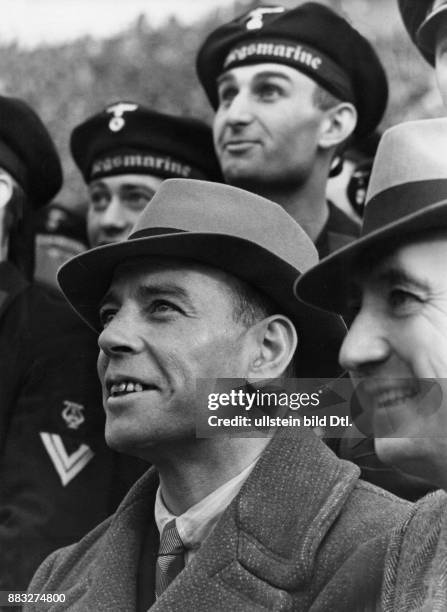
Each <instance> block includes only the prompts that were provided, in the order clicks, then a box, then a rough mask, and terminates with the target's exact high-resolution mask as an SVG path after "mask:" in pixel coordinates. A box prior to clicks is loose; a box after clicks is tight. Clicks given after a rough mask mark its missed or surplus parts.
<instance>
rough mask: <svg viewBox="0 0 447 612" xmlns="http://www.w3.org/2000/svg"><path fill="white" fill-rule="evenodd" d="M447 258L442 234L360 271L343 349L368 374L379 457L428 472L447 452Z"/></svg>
mask: <svg viewBox="0 0 447 612" xmlns="http://www.w3.org/2000/svg"><path fill="white" fill-rule="evenodd" d="M446 261H447V238H446V237H445V235H439V234H437V235H434V236H432V238H430V239H427V238H425V239H424V238H421V239H420V240H415V241H414V242H411V243H409V244H407V245H405V246H402V247H400V248H398V249H397V250H395V251H394V252H393V253H392V254H391V255H390V256H388V257H386V258H385V259H384V260H382V261H381V262H380V263H379V264H378V265H377V266H375V267H374V268H373V269H372V270H369V271H368V270H364V271H363V273H360V278H359V283H358V287H357V292H358V296H357V297H358V304H357V306H358V310H357V315H356V317H355V319H354V321H353V323H352V326H351V328H350V330H349V332H348V334H347V336H346V338H345V341H344V343H343V345H342V348H341V351H340V363H341V365H342V366H343V367H344V368H346V369H348V370H349V371H350V373H351V375H352V376H353V377H355V378H359V379H361V381H362V384H361V393H360V395H361V398H360V399H361V401H362V402H363V403H364V405H365V407H366V409H369V410H371V411H372V413H371V418H372V422H373V428H374V436H375V438H376V451H377V454H378V456H379V457H380V458H381V459H382V460H383V461H385V462H387V463H392V464H393V465H396V466H397V467H401V468H402V469H404V470H408V471H411V472H413V473H416V475H422V476H425V475H426V474H425V470H428V469H429V466H430V465H431V463H432V462H433V461H436V460H437V459H438V458H439V457H440V455H441V454H445V453H446V451H447V449H445V448H444V447H445V446H446V442H447V400H446V399H444V397H443V395H442V394H443V393H444V394H445V392H446V388H445V379H447V274H446ZM427 378H428V379H436V382H435V381H433V382H435V384H432V383H431V382H430V381H427V380H425V379H427ZM416 464H417V465H416ZM422 470H424V473H422ZM417 472H418V473H417Z"/></svg>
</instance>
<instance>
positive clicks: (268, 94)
mask: <svg viewBox="0 0 447 612" xmlns="http://www.w3.org/2000/svg"><path fill="white" fill-rule="evenodd" d="M257 94H258V96H259V97H260V98H262V99H263V100H275V99H276V98H278V97H279V96H280V95H281V94H282V90H281V88H280V87H278V86H277V85H273V83H262V85H259V87H258V89H257Z"/></svg>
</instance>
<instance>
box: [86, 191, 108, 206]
mask: <svg viewBox="0 0 447 612" xmlns="http://www.w3.org/2000/svg"><path fill="white" fill-rule="evenodd" d="M89 198H90V206H91V207H92V208H93V210H95V211H101V210H105V209H106V208H107V206H108V205H109V202H110V197H109V195H108V194H107V193H105V192H104V191H91V192H90V195H89Z"/></svg>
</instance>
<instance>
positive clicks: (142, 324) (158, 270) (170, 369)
mask: <svg viewBox="0 0 447 612" xmlns="http://www.w3.org/2000/svg"><path fill="white" fill-rule="evenodd" d="M233 282H234V281H233V279H232V277H230V276H229V275H227V274H225V273H224V272H221V271H219V270H216V269H214V268H210V267H207V266H201V265H199V264H197V265H195V264H192V263H189V264H186V263H182V262H181V261H177V260H172V259H171V260H170V259H163V258H153V257H151V258H138V259H134V260H130V262H129V263H126V264H122V265H121V266H120V267H119V268H118V269H117V271H116V273H115V276H114V280H113V282H112V285H111V287H110V289H109V291H108V293H107V295H106V296H105V297H104V299H103V301H102V305H101V308H100V317H101V321H102V325H103V331H102V333H101V335H100V337H99V345H100V354H99V358H98V373H99V377H100V380H101V383H102V387H103V401H104V407H105V411H106V440H107V442H108V444H109V445H110V446H111V447H113V448H115V449H117V450H121V451H123V452H127V453H129V454H135V455H138V456H140V457H142V458H150V460H151V458H152V456H153V449H154V448H158V449H162V448H163V445H166V444H170V443H174V444H176V445H178V444H180V443H182V442H184V441H194V440H195V415H196V411H197V410H201V409H204V408H205V405H202V403H201V400H200V397H199V395H198V393H197V388H196V383H197V380H198V379H203V378H206V379H215V378H225V377H234V376H237V377H243V376H244V374H245V371H246V368H247V364H248V353H247V351H246V348H247V342H246V339H247V328H246V327H244V326H243V324H242V323H240V322H237V321H235V318H234V297H233V293H232V291H231V288H232V284H233Z"/></svg>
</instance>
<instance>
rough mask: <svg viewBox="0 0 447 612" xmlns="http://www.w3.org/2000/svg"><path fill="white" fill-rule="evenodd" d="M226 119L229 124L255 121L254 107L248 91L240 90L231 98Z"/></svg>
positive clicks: (243, 123)
mask: <svg viewBox="0 0 447 612" xmlns="http://www.w3.org/2000/svg"><path fill="white" fill-rule="evenodd" d="M226 120H227V123H228V124H229V125H232V126H235V125H245V124H248V123H250V122H251V121H253V108H252V103H251V100H250V96H249V94H248V92H246V91H244V90H242V91H239V92H238V93H237V94H236V95H235V96H234V98H233V99H232V100H231V102H230V104H229V106H228V108H227V111H226Z"/></svg>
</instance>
